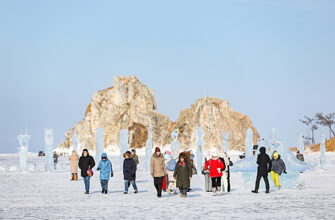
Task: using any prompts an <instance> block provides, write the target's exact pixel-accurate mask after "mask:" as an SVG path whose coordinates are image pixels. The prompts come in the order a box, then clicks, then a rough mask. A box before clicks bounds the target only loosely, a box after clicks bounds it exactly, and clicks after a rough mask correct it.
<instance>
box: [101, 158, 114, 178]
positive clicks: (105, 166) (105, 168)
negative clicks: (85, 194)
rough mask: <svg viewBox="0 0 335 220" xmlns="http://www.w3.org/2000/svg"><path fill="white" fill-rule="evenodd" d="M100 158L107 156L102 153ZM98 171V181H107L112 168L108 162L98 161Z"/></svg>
mask: <svg viewBox="0 0 335 220" xmlns="http://www.w3.org/2000/svg"><path fill="white" fill-rule="evenodd" d="M101 158H107V154H106V153H103V154H102V155H101ZM98 170H100V179H101V180H109V178H110V177H111V174H112V173H113V166H112V163H111V162H110V160H108V159H107V160H100V162H99V165H98Z"/></svg>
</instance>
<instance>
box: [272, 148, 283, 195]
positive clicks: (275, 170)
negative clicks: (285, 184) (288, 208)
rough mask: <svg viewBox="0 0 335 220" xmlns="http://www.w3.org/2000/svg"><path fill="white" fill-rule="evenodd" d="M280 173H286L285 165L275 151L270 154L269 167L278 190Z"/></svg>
mask: <svg viewBox="0 0 335 220" xmlns="http://www.w3.org/2000/svg"><path fill="white" fill-rule="evenodd" d="M282 173H285V174H286V166H285V163H284V161H283V160H282V159H281V158H280V155H279V154H278V153H277V152H276V151H275V152H274V153H273V154H272V167H271V172H270V174H271V177H272V180H273V182H274V184H275V186H276V187H277V188H278V190H280V188H281V186H280V175H281V174H282Z"/></svg>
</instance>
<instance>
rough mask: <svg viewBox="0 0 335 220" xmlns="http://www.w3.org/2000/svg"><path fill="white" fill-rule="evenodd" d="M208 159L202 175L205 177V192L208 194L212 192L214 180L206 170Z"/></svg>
mask: <svg viewBox="0 0 335 220" xmlns="http://www.w3.org/2000/svg"><path fill="white" fill-rule="evenodd" d="M207 161H208V160H207V158H205V163H204V166H203V167H202V174H203V175H204V176H205V190H206V192H212V179H211V178H210V176H209V171H208V170H205V167H206V163H207Z"/></svg>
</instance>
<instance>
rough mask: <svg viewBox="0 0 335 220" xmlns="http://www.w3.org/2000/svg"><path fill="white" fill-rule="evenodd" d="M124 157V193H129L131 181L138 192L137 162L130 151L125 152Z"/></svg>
mask: <svg viewBox="0 0 335 220" xmlns="http://www.w3.org/2000/svg"><path fill="white" fill-rule="evenodd" d="M123 157H124V158H125V159H124V161H123V177H124V194H128V189H129V186H130V183H131V184H132V185H133V188H134V190H135V191H134V192H135V193H138V189H137V186H136V170H137V166H136V163H135V161H134V160H133V159H132V157H131V153H130V151H127V152H126V153H124V154H123Z"/></svg>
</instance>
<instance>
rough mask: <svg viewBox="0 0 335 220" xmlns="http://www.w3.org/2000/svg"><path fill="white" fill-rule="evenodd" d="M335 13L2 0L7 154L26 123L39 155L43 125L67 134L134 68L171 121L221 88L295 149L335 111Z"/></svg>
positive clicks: (259, 5)
mask: <svg viewBox="0 0 335 220" xmlns="http://www.w3.org/2000/svg"><path fill="white" fill-rule="evenodd" d="M334 11H335V2H334V1H332V0H318V1H312V0H266V1H265V0H263V1H261V0H255V1H252V0H231V1H224V0H216V1H215V0H211V1H203V0H202V1H197V0H192V1H186V0H183V1H174V0H170V1H157V0H152V1H147V0H141V1H138V0H133V1H65V0H64V1H61V0H57V1H42V0H40V1H24V0H22V1H16V0H0V77H1V80H0V100H1V108H0V115H1V119H0V153H4V152H15V151H16V148H17V145H18V142H17V140H16V136H17V135H18V134H19V132H20V130H21V129H22V128H28V130H29V132H30V133H31V135H32V141H31V151H37V150H40V149H42V150H43V148H44V147H43V141H44V139H43V129H44V128H54V129H55V133H56V141H57V142H60V141H61V140H62V137H63V133H64V132H65V131H66V130H67V129H68V128H70V127H72V126H73V124H74V123H76V122H77V121H79V120H80V119H81V118H82V117H83V114H84V111H85V108H86V106H87V104H88V103H89V102H90V99H91V96H92V94H93V93H94V92H96V91H97V90H100V89H103V88H106V87H109V86H111V84H112V78H113V76H116V75H130V74H134V75H136V76H137V77H138V78H139V79H140V80H141V81H142V82H143V83H145V84H146V85H147V86H148V87H150V88H152V89H154V91H155V95H156V100H157V103H158V108H159V111H160V112H162V113H164V114H167V115H169V116H170V118H171V119H173V120H175V119H176V118H177V117H178V114H179V112H180V110H182V109H184V108H187V107H189V106H190V105H191V104H192V103H193V102H194V101H195V99H197V98H201V97H204V96H205V95H210V96H215V97H219V98H222V99H228V100H229V101H230V103H231V106H232V107H233V108H234V109H235V110H237V111H240V112H242V113H245V114H247V115H249V116H250V117H251V118H252V120H253V121H254V123H255V126H256V127H257V128H258V130H259V131H260V132H261V134H263V135H264V136H266V137H267V136H268V135H269V130H270V129H271V128H272V127H277V128H278V129H279V131H280V136H281V137H282V138H283V139H285V140H286V141H287V142H288V144H289V145H295V144H296V135H297V133H298V132H299V131H302V132H304V131H305V128H304V127H303V126H302V125H301V124H300V122H299V121H298V119H299V118H302V117H303V115H305V114H306V115H314V113H315V112H325V113H328V112H334V111H335V103H334V100H333V94H334V82H335V81H334V80H335V72H334V71H335V59H334V58H335V56H334V55H335V40H334V39H335V13H334ZM327 135H328V133H327Z"/></svg>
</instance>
